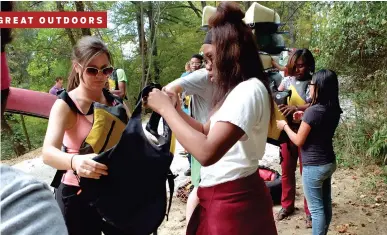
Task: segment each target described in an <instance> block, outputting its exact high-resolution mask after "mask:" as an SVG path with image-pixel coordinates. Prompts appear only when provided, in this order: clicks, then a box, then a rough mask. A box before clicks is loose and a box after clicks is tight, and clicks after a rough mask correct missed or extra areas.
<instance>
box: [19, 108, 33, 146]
mask: <svg viewBox="0 0 387 235" xmlns="http://www.w3.org/2000/svg"><path fill="white" fill-rule="evenodd" d="M20 119H21V123H22V127H23V132H24V135H25V137H26V140H27V147H28V150H29V151H31V149H32V147H31V141H30V136H29V135H28V132H27V127H26V123H25V121H24V116H23V114H20Z"/></svg>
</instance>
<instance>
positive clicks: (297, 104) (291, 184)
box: [277, 49, 315, 228]
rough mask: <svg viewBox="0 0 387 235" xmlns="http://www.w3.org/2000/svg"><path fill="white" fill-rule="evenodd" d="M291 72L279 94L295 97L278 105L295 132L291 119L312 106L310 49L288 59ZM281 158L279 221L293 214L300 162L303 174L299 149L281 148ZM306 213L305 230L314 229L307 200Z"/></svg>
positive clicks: (291, 147)
mask: <svg viewBox="0 0 387 235" xmlns="http://www.w3.org/2000/svg"><path fill="white" fill-rule="evenodd" d="M287 69H288V72H289V75H290V76H288V77H285V78H284V79H283V80H282V82H281V84H280V86H279V87H278V90H279V91H283V90H292V96H291V97H290V100H289V102H288V104H289V105H279V106H278V108H279V109H280V111H281V112H282V113H283V115H284V116H286V117H288V120H290V121H289V126H290V127H291V128H292V129H293V130H294V131H297V129H298V128H299V126H300V123H299V122H298V121H295V120H292V115H293V113H294V112H296V111H305V110H306V109H307V108H308V107H309V106H310V102H311V97H310V89H309V86H308V84H309V82H310V80H311V78H312V75H313V73H314V71H315V60H314V57H313V55H312V53H311V52H310V51H309V50H308V49H298V50H296V51H295V52H294V53H293V54H292V55H291V56H290V59H289V63H288V64H287ZM281 154H282V158H283V160H282V162H281V169H282V199H281V204H282V209H281V210H280V211H279V212H278V214H277V219H278V220H282V219H284V218H286V217H288V216H290V215H292V214H293V213H294V210H295V207H294V202H295V197H296V174H295V171H296V168H297V160H298V158H300V172H301V173H302V160H301V157H302V156H301V155H300V149H299V148H298V147H297V146H295V145H294V143H293V142H292V141H291V140H288V141H287V142H286V143H284V144H281ZM304 211H305V214H306V219H305V223H306V227H307V228H310V227H311V226H312V218H311V216H310V212H309V209H308V204H307V201H306V199H304Z"/></svg>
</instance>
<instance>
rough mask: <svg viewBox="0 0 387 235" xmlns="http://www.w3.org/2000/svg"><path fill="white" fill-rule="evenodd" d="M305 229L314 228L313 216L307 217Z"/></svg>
mask: <svg viewBox="0 0 387 235" xmlns="http://www.w3.org/2000/svg"><path fill="white" fill-rule="evenodd" d="M305 227H306V228H312V216H311V215H307V216H306V218H305Z"/></svg>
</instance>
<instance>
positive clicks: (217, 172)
mask: <svg viewBox="0 0 387 235" xmlns="http://www.w3.org/2000/svg"><path fill="white" fill-rule="evenodd" d="M210 121H211V125H210V129H211V128H212V127H213V126H214V125H215V123H216V122H219V121H222V122H229V123H232V124H234V125H236V126H238V127H240V128H241V129H242V130H243V131H244V132H245V135H244V136H243V137H242V138H241V139H240V140H239V141H238V142H236V143H235V144H234V146H232V147H231V149H230V150H229V151H228V152H227V153H226V154H225V155H224V156H223V157H222V158H221V159H220V160H219V161H218V162H216V163H215V164H213V165H211V166H207V167H202V168H201V182H200V186H201V187H210V186H213V185H217V184H221V183H224V182H228V181H233V180H236V179H239V178H243V177H247V176H249V175H251V174H254V173H255V172H256V171H257V168H258V160H260V159H262V157H263V154H264V152H265V146H266V139H267V133H268V128H269V122H270V97H269V94H268V92H267V90H266V88H265V86H264V85H263V83H262V82H261V81H259V80H258V79H256V78H251V79H249V80H247V81H244V82H241V83H240V84H238V85H237V86H236V87H235V88H234V89H233V90H232V91H231V92H230V93H229V95H228V96H227V98H226V100H225V101H224V103H223V105H222V106H221V107H220V108H219V110H218V111H217V112H216V113H215V114H214V115H213V116H212V117H211V118H210Z"/></svg>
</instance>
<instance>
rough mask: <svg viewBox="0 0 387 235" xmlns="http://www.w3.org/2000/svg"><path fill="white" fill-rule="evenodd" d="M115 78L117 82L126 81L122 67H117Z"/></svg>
mask: <svg viewBox="0 0 387 235" xmlns="http://www.w3.org/2000/svg"><path fill="white" fill-rule="evenodd" d="M117 80H118V82H126V83H127V82H128V79H127V78H126V75H125V71H124V70H123V69H117Z"/></svg>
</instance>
